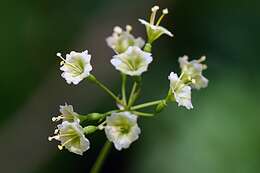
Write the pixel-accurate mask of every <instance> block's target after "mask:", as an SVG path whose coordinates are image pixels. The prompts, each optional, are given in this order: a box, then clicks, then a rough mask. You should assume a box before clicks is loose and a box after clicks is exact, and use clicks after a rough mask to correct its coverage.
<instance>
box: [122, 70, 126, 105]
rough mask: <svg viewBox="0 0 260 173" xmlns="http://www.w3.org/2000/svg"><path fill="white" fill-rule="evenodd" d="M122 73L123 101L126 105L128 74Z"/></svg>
mask: <svg viewBox="0 0 260 173" xmlns="http://www.w3.org/2000/svg"><path fill="white" fill-rule="evenodd" d="M121 75H122V89H121V90H122V97H123V102H124V104H125V105H126V104H127V102H126V75H125V74H121Z"/></svg>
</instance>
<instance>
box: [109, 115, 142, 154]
mask: <svg viewBox="0 0 260 173" xmlns="http://www.w3.org/2000/svg"><path fill="white" fill-rule="evenodd" d="M105 133H106V136H107V138H108V140H109V141H111V142H113V143H114V146H115V148H116V149H117V150H122V149H123V148H125V149H126V148H128V147H129V146H130V144H131V143H132V142H134V141H135V140H137V139H138V137H139V134H140V133H141V130H140V128H139V127H138V125H137V116H136V115H134V114H131V113H130V112H120V113H112V115H111V116H108V117H107V118H106V126H105Z"/></svg>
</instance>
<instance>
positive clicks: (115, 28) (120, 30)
mask: <svg viewBox="0 0 260 173" xmlns="http://www.w3.org/2000/svg"><path fill="white" fill-rule="evenodd" d="M114 32H115V33H118V34H120V33H122V28H121V27H119V26H115V27H114Z"/></svg>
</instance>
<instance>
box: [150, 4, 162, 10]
mask: <svg viewBox="0 0 260 173" xmlns="http://www.w3.org/2000/svg"><path fill="white" fill-rule="evenodd" d="M159 9H160V8H159V6H157V5H155V6H154V7H153V8H152V9H151V10H152V12H156V11H157V10H159Z"/></svg>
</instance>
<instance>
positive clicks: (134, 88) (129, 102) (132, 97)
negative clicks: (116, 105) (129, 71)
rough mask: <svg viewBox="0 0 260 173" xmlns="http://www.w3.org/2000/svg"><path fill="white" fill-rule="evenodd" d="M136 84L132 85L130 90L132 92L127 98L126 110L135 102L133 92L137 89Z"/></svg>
mask: <svg viewBox="0 0 260 173" xmlns="http://www.w3.org/2000/svg"><path fill="white" fill-rule="evenodd" d="M137 85H138V84H137V82H134V85H133V88H132V91H131V94H130V96H129V100H128V105H127V106H128V108H129V107H131V106H132V105H133V104H134V101H135V98H134V96H135V91H136V88H137Z"/></svg>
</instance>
